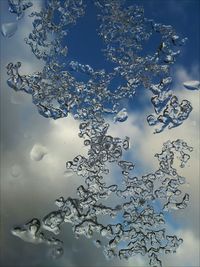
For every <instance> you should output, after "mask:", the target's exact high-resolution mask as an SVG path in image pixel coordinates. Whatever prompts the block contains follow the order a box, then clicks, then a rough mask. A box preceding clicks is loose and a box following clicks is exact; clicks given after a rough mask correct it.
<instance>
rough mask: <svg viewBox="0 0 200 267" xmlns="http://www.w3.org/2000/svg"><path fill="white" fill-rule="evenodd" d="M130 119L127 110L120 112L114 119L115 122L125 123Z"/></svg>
mask: <svg viewBox="0 0 200 267" xmlns="http://www.w3.org/2000/svg"><path fill="white" fill-rule="evenodd" d="M127 119H128V113H127V111H126V109H125V108H123V109H122V110H120V111H119V112H118V113H117V115H116V116H115V117H114V122H117V121H119V122H124V121H126V120H127Z"/></svg>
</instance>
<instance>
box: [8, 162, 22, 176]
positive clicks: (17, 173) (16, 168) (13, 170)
mask: <svg viewBox="0 0 200 267" xmlns="http://www.w3.org/2000/svg"><path fill="white" fill-rule="evenodd" d="M10 173H11V175H12V176H13V177H19V176H20V175H21V167H20V166H19V165H17V164H15V165H13V166H12V167H11V171H10Z"/></svg>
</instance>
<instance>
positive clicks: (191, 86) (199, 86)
mask: <svg viewBox="0 0 200 267" xmlns="http://www.w3.org/2000/svg"><path fill="white" fill-rule="evenodd" d="M183 85H184V87H185V88H186V89H188V90H200V81H195V80H194V81H187V82H184V83H183Z"/></svg>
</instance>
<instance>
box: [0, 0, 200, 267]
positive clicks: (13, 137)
mask: <svg viewBox="0 0 200 267" xmlns="http://www.w3.org/2000/svg"><path fill="white" fill-rule="evenodd" d="M127 1H128V2H129V1H131V2H132V3H133V4H140V5H142V6H144V10H145V16H146V17H147V18H151V19H154V20H155V21H157V22H160V23H164V24H167V25H168V24H170V25H172V26H173V27H174V28H175V29H176V30H177V32H178V33H180V34H182V35H183V36H185V37H188V42H187V43H186V45H185V47H184V48H183V50H182V53H181V55H180V57H179V58H178V60H177V62H176V64H175V66H174V67H173V70H172V75H173V89H174V90H175V91H176V94H177V95H178V96H179V97H180V99H184V98H185V99H188V100H190V101H191V103H192V106H193V111H192V113H191V115H190V117H189V119H188V120H187V121H185V122H184V123H183V125H181V126H180V127H178V128H175V129H172V130H167V129H166V130H165V131H164V132H162V133H160V134H157V135H155V134H153V129H152V128H151V127H149V126H148V125H147V123H146V117H147V115H148V114H150V113H151V112H152V111H153V110H152V106H151V105H150V104H149V103H150V95H149V94H148V93H146V92H144V91H142V90H141V91H140V92H138V94H137V98H135V99H133V101H132V103H131V102H130V103H128V113H129V117H128V120H127V121H125V122H124V123H123V124H121V125H120V127H119V124H114V123H113V122H112V120H111V118H107V120H108V121H109V123H110V125H111V128H110V133H112V135H113V136H119V137H120V136H121V137H124V136H129V137H130V138H131V150H130V151H129V152H128V155H127V157H128V158H129V159H131V160H132V161H133V162H134V164H135V172H136V174H140V175H143V174H146V173H149V172H151V171H153V170H155V169H156V168H157V167H158V163H157V161H156V159H155V158H154V154H155V153H157V152H159V151H161V148H162V144H163V142H165V141H167V140H169V139H170V140H176V139H178V138H181V139H184V140H185V141H187V142H188V144H189V145H191V146H192V147H193V148H194V151H193V152H192V155H191V160H190V162H189V164H188V166H186V168H185V169H184V170H179V171H180V173H182V175H184V176H185V177H187V181H188V185H187V186H186V187H185V190H186V191H187V192H189V194H190V196H191V199H190V203H189V206H188V208H187V209H186V210H184V211H180V212H176V213H173V212H172V213H171V214H170V216H169V224H168V229H169V231H170V232H171V233H174V234H177V235H178V236H180V237H182V238H183V239H184V243H183V245H182V246H181V247H180V248H179V249H178V251H177V253H176V254H173V255H170V256H165V257H163V266H164V267H178V266H179V267H183V266H185V267H186V266H187V267H198V266H200V261H199V241H200V236H199V228H200V227H199V226H200V221H199V201H200V199H199V147H200V145H199V134H200V129H199V113H200V112H199V104H200V103H199V102H200V95H199V91H189V90H186V89H185V88H184V86H183V85H182V84H183V82H185V81H188V80H199V79H200V77H199V58H200V57H199V47H200V41H199V39H200V38H199V35H200V34H199V32H200V31H199V25H200V21H199V20H200V19H199V17H200V16H199V14H200V13H199V11H200V2H199V1H198V0H168V1H167V0H162V1H161V0H148V1H147V0H146V1H143V0H140V1H139V0H127ZM33 3H34V7H33V8H30V10H29V11H27V13H29V12H31V11H33V10H37V9H39V8H40V6H41V5H42V1H39V0H38V1H37V0H34V1H33ZM87 4H88V8H87V9H88V10H87V15H86V16H85V17H84V18H81V19H80V21H79V22H78V23H77V25H76V26H75V27H74V28H73V29H72V30H71V32H70V34H69V39H68V40H67V43H68V49H69V57H70V58H69V59H74V60H78V61H79V62H81V63H84V64H90V65H91V66H94V67H96V68H102V67H104V66H105V64H107V65H106V67H108V68H109V67H110V66H109V64H108V63H105V60H104V59H103V58H102V53H101V51H100V50H101V48H102V43H101V40H100V39H99V38H98V37H97V35H96V26H97V21H96V18H95V12H96V11H95V9H94V7H93V5H92V0H87ZM0 7H1V16H0V17H1V23H6V22H13V21H15V15H13V14H10V13H9V12H8V5H7V1H6V0H1V1H0ZM27 13H26V14H25V16H24V17H23V18H22V19H21V20H20V21H19V22H18V30H17V32H16V33H15V35H13V36H12V37H10V38H5V37H3V36H2V35H1V37H0V38H1V39H0V43H1V87H0V93H1V96H0V100H1V127H0V131H1V145H0V148H1V168H0V169H1V188H0V189H1V242H0V246H1V264H0V265H1V266H2V267H18V266H20V267H28V266H32V267H36V266H37V267H46V266H48V267H51V266H52V267H66V266H69V267H72V266H73V267H82V266H88V267H89V266H91V267H94V266H138V267H139V266H143V267H144V266H145V267H146V266H147V259H143V258H140V257H135V258H132V259H130V260H129V261H119V260H114V261H107V260H106V259H105V258H104V255H103V253H102V251H101V249H98V248H96V247H95V246H94V245H93V243H92V241H91V240H88V239H86V238H80V239H75V238H74V236H73V232H72V229H71V225H68V224H65V226H64V227H63V230H62V233H61V234H60V236H59V237H60V238H61V239H62V240H64V249H65V253H64V255H63V257H62V258H60V259H58V260H56V261H52V260H51V259H50V257H49V255H48V253H49V252H48V249H47V247H46V246H45V245H37V246H36V245H34V244H29V243H25V242H24V241H22V240H20V239H18V238H16V237H15V236H13V235H12V234H11V232H10V229H11V228H12V227H13V225H18V224H23V223H25V222H27V221H28V220H30V219H31V218H33V217H37V218H42V217H43V216H44V215H46V214H47V213H48V212H50V211H52V210H54V209H55V206H54V200H55V199H57V198H58V197H60V196H64V197H68V196H72V197H75V196H76V188H77V187H78V186H79V185H80V184H81V183H83V181H82V180H81V178H80V177H77V176H76V175H73V176H68V177H66V176H64V172H65V163H66V161H68V160H71V159H73V158H74V157H75V156H76V155H78V154H83V155H84V154H86V152H87V151H86V149H85V147H84V146H83V143H82V140H81V139H80V138H79V137H78V126H79V122H78V121H77V120H74V119H73V118H72V117H71V116H69V117H67V118H64V119H59V120H57V121H53V120H51V119H46V118H43V117H41V116H39V114H38V113H37V110H36V108H35V106H34V105H33V104H32V103H31V97H30V96H28V95H25V94H23V93H21V92H20V93H16V92H14V91H13V90H12V89H11V88H9V87H8V86H7V84H6V80H7V74H6V70H5V66H6V65H7V63H9V62H16V61H21V62H23V66H22V72H24V73H27V74H28V73H32V72H34V71H37V70H39V69H41V68H42V63H41V62H40V61H38V60H36V59H35V57H34V56H33V55H32V53H31V51H30V49H29V47H28V46H27V45H26V44H25V43H24V41H23V39H24V37H26V36H27V35H28V33H29V32H30V29H31V21H30V18H28V16H27V15H28V14H27ZM138 103H139V104H138ZM141 103H143V105H141ZM36 145H37V146H40V147H42V148H43V150H44V151H45V153H46V154H45V155H44V157H43V158H42V160H40V161H36V160H34V152H33V148H34V146H36ZM107 179H108V181H111V182H112V181H115V179H117V178H116V177H115V175H113V176H111V177H108V178H107Z"/></svg>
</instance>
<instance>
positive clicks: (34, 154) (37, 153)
mask: <svg viewBox="0 0 200 267" xmlns="http://www.w3.org/2000/svg"><path fill="white" fill-rule="evenodd" d="M46 154H47V148H46V147H45V146H42V145H40V144H34V145H33V147H32V149H31V151H30V157H31V159H32V160H33V161H40V160H42V159H43V158H44V156H45V155H46Z"/></svg>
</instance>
